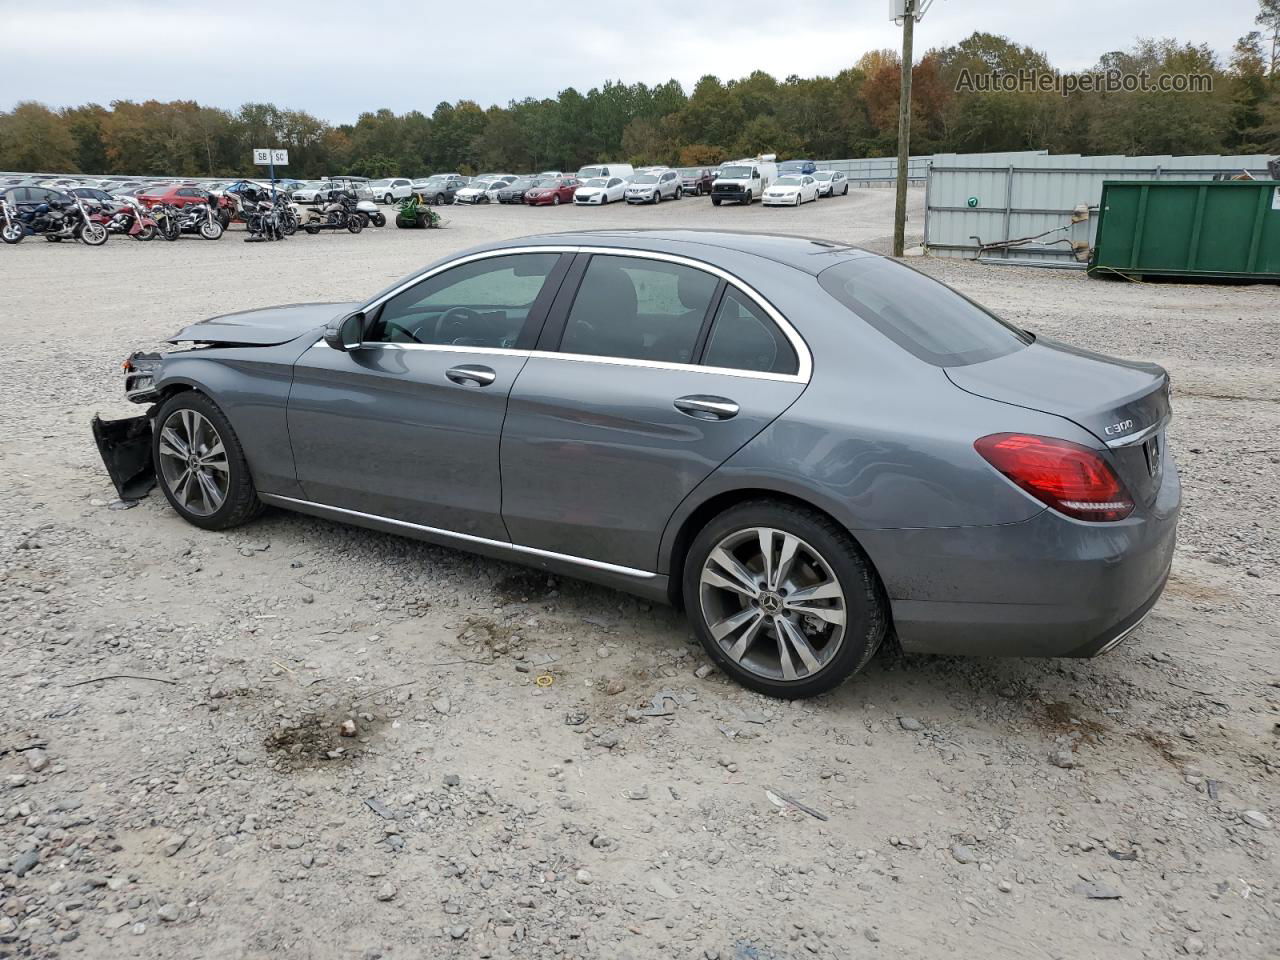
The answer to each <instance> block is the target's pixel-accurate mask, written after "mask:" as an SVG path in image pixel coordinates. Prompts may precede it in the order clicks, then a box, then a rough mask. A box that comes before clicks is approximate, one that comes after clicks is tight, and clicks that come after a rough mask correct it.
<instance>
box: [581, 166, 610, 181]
mask: <svg viewBox="0 0 1280 960" xmlns="http://www.w3.org/2000/svg"><path fill="white" fill-rule="evenodd" d="M603 174H604V167H583V168H582V169H581V170H579V171H578V179H579V180H586V179H589V178H590V177H599V176H602V175H603Z"/></svg>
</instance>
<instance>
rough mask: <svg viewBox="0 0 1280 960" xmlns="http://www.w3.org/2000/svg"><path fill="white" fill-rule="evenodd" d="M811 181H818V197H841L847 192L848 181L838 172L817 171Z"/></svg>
mask: <svg viewBox="0 0 1280 960" xmlns="http://www.w3.org/2000/svg"><path fill="white" fill-rule="evenodd" d="M813 179H815V180H817V181H818V196H820V197H834V196H835V195H836V194H839V195H840V196H842V197H843V196H844V195H845V194H846V193H848V192H849V181H848V179H847V178H846V177H845V175H844V174H843V173H841V172H840V171H839V170H819V171H818V172H817V173H815V174H814V175H813Z"/></svg>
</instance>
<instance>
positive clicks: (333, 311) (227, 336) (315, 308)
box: [168, 303, 360, 347]
mask: <svg viewBox="0 0 1280 960" xmlns="http://www.w3.org/2000/svg"><path fill="white" fill-rule="evenodd" d="M358 306H360V304H359V303H290V304H285V305H283V306H279V307H264V308H262V309H260V310H245V311H243V312H241V313H228V314H224V315H223V316H220V317H210V318H209V319H208V320H201V321H200V322H199V323H193V324H192V325H191V326H189V327H184V328H183V329H181V330H179V331H178V332H177V333H175V334H174V335H173V336H172V337H170V338H169V341H168V342H169V343H186V342H194V343H217V344H232V343H235V344H249V345H251V346H256V347H269V346H274V345H275V344H278V343H288V342H289V341H290V340H294V339H296V338H297V337H300V336H302V335H303V334H304V333H306V332H307V331H308V330H315V329H317V328H319V327H322V326H324V325H325V324H326V323H328V322H329V321H330V320H332V319H333V318H334V317H336V316H340V315H342V314H343V313H349V312H350V311H352V310H354V309H356V307H358Z"/></svg>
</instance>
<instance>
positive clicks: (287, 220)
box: [280, 213, 298, 237]
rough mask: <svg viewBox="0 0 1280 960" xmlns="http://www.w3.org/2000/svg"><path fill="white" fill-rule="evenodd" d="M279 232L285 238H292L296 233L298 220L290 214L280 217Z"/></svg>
mask: <svg viewBox="0 0 1280 960" xmlns="http://www.w3.org/2000/svg"><path fill="white" fill-rule="evenodd" d="M280 232H281V233H283V234H284V235H285V236H286V237H292V236H293V235H294V234H295V233H297V232H298V218H297V217H295V216H294V215H293V214H292V213H285V214H284V215H283V216H281V217H280Z"/></svg>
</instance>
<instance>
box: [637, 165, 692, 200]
mask: <svg viewBox="0 0 1280 960" xmlns="http://www.w3.org/2000/svg"><path fill="white" fill-rule="evenodd" d="M624 196H625V197H626V199H627V203H661V202H662V201H663V200H665V199H668V198H669V199H672V200H679V199H680V198H681V197H682V196H684V183H683V181H682V180H681V179H680V174H679V173H678V172H677V171H675V170H647V171H645V172H644V173H637V174H635V176H633V177H632V178H631V182H630V183H629V184H627V191H626V193H625V195H624Z"/></svg>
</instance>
